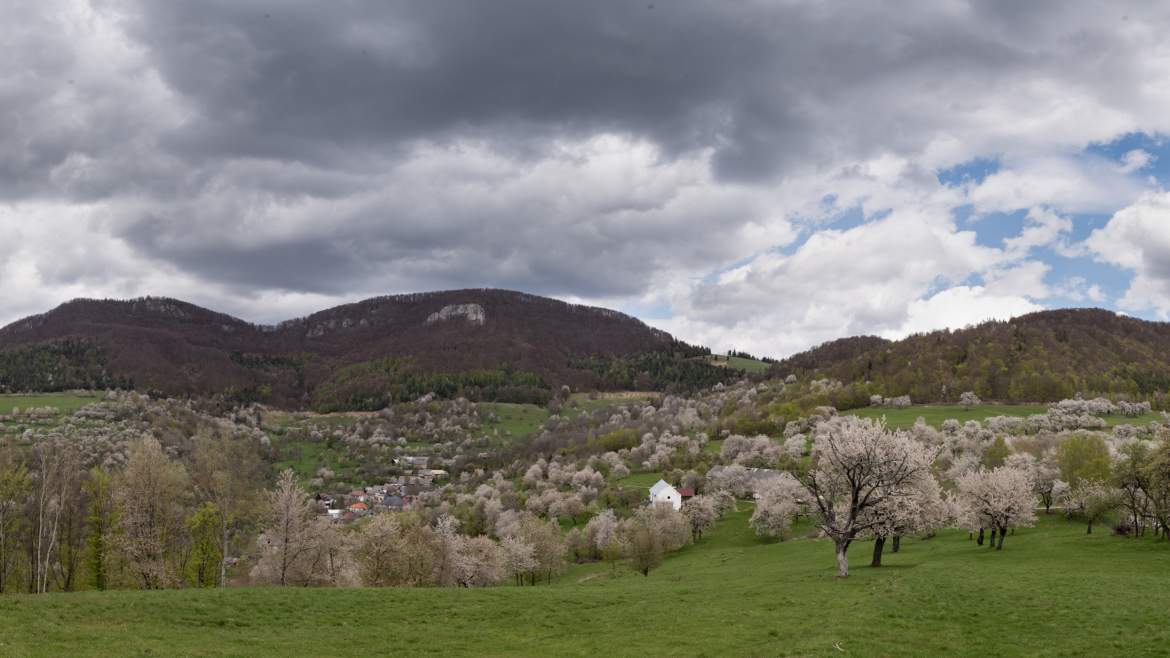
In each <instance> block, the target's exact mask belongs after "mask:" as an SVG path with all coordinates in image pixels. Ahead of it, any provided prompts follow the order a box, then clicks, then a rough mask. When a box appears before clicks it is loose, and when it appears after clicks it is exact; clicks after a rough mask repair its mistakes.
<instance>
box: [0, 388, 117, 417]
mask: <svg viewBox="0 0 1170 658" xmlns="http://www.w3.org/2000/svg"><path fill="white" fill-rule="evenodd" d="M99 399H100V398H98V397H94V396H85V395H73V394H71V393H40V394H37V395H0V414H9V413H12V408H13V407H20V408H21V409H28V408H29V407H55V408H57V409H59V410H60V411H61V413H73V412H74V411H77V410H78V409H80V408H82V407H84V406H85V405H87V404H92V403H94V402H97V401H98V400H99Z"/></svg>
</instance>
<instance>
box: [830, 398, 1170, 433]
mask: <svg viewBox="0 0 1170 658" xmlns="http://www.w3.org/2000/svg"><path fill="white" fill-rule="evenodd" d="M1047 410H1048V406H1047V405H1042V404H1039V405H1038V404H981V405H977V406H974V407H972V408H970V409H966V408H964V407H961V406H959V405H934V404H924V405H916V406H913V407H909V408H907V409H891V408H887V407H866V408H864V409H853V410H850V411H847V412H845V413H849V414H854V415H856V416H861V417H863V418H881V417H883V416H884V417H885V419H886V425H888V426H889V427H893V428H907V427H910V426H912V425H914V423H915V422H916V421H917V420H918V417H919V416H921V417H922V418H923V419H925V420H926V422H927V424H929V425H933V426H934V427H938V426H940V425H942V423H943V421H945V420H947V419H950V418H954V419H955V420H957V421H959V422H960V423H965V422H967V421H969V420H978V421H983V420H986V419H987V418H990V417H991V416H1030V415H1032V414H1042V413H1044V412H1045V411H1047ZM1104 418H1105V422H1106V423H1107V424H1108V425H1109V426H1110V427H1112V426H1114V425H1120V424H1122V423H1129V424H1131V425H1147V424H1149V423H1150V422H1151V421H1155V420H1162V414H1159V413H1153V414H1146V415H1144V416H1139V417H1137V418H1127V417H1125V416H1105V417H1104Z"/></svg>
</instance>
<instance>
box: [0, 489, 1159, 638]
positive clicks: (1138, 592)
mask: <svg viewBox="0 0 1170 658" xmlns="http://www.w3.org/2000/svg"><path fill="white" fill-rule="evenodd" d="M747 514H748V513H747V512H746V511H743V512H739V513H737V514H735V515H732V516H731V517H730V518H729V519H728V520H726V521H724V522H723V523H722V524H721V525H720V526H719V527H718V528H717V529H716V530H714V531H713V532H711V533H708V535H707V536H706V537H704V538H703V540H702V541H701V542H700V543H699V544H697V545H695V546H691V547H688V548H686V549H684V550H683V551H681V552H680V553H678V554H676V555H675V556H672V557H671V558H669V559H668V560H667V561H666V563H665V564H664V565H663V566H662V567H661V568H659V569H657V570H655V571H653V572H651V574H650V576H649V577H642V576H641V575H636V574H631V573H629V572H619V573H618V575H616V576H614V575H611V572H610V568H609V567H608V566H606V565H584V566H580V567H575V568H574V569H573V570H571V571H570V573H569V574H567V575H566V576H565V577H563V578H561V579H560V580H558V581H557V582H555V583H554V584H553V585H552V586H538V587H525V588H516V587H497V588H491V589H487V590H458V589H424V590H406V589H398V590H377V589H348V590H344V589H343V590H336V589H334V590H326V589H283V590H282V589H263V588H257V589H234V590H227V591H215V590H203V591H193V590H187V591H161V592H106V593H99V592H92V593H81V594H51V595H48V596H40V597H37V596H28V595H22V596H11V595H9V596H2V597H0V655H4V656H12V657H19V656H60V655H69V656H111V655H117V656H162V655H165V656H183V655H207V656H365V655H390V654H398V655H412V656H414V655H442V656H448V655H525V656H590V655H598V654H601V655H606V656H663V655H686V656H840V655H852V656H894V655H897V656H941V655H962V656H988V655H994V656H997V657H998V656H1100V655H1127V656H1138V655H1165V648H1166V647H1167V646H1170V626H1168V625H1167V624H1166V623H1165V622H1166V611H1167V610H1170V544H1166V543H1160V542H1156V541H1153V540H1132V539H1125V538H1120V537H1113V536H1110V535H1108V534H1107V533H1097V534H1093V535H1088V536H1086V535H1085V534H1084V527H1083V526H1082V525H1081V524H1079V523H1067V522H1065V521H1063V520H1062V519H1060V518H1059V517H1057V516H1055V515H1053V516H1050V517H1044V518H1043V519H1042V521H1041V525H1040V526H1039V527H1037V528H1034V529H1023V530H1020V531H1019V532H1018V533H1017V534H1015V535H1012V536H1010V537H1008V540H1007V543H1006V544H1005V547H1004V550H1003V551H1002V552H996V551H991V550H988V549H987V548H986V547H983V548H979V547H976V546H975V545H974V543H973V542H971V541H969V540H968V539H967V535H966V533H963V532H958V531H947V532H943V533H941V534H940V535H939V536H937V537H935V538H933V539H930V540H907V541H905V542H904V544H903V550H902V552H901V553H898V554H897V555H889V554H887V556H886V566H884V567H882V568H879V569H873V568H870V567H868V566H865V565H866V564H868V561H869V560H868V557H869V552H870V548H871V544H870V543H869V542H858V543H856V544H855V545H854V546H853V548H852V549H851V550H850V557H851V562H852V565H853V570H852V575H851V576H850V577H849V578H848V579H846V580H838V579H836V578H835V577H834V569H833V555H832V547H831V545H830V544H828V543H827V542H826V541H824V540H809V539H799V540H793V541H788V542H783V543H765V542H762V541H760V540H759V539H757V538H756V537H755V536H754V535H753V534H751V532H750V531H749V530H748V529H747V524H746V517H747Z"/></svg>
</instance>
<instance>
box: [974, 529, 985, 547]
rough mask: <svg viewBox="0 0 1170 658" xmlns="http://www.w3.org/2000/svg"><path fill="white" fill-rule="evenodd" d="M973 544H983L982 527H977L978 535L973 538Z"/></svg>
mask: <svg viewBox="0 0 1170 658" xmlns="http://www.w3.org/2000/svg"><path fill="white" fill-rule="evenodd" d="M975 545H976V546H982V545H983V528H980V529H979V536H978V537H976V538H975Z"/></svg>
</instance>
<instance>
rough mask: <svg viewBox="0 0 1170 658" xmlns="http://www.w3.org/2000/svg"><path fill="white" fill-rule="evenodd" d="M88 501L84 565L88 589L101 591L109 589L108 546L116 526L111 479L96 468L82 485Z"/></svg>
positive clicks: (105, 472)
mask: <svg viewBox="0 0 1170 658" xmlns="http://www.w3.org/2000/svg"><path fill="white" fill-rule="evenodd" d="M82 486H83V487H84V489H85V495H86V498H87V499H88V500H89V509H88V510H87V516H86V522H87V523H88V525H89V528H88V535H87V536H86V564H87V565H88V566H89V577H90V585H91V586H92V587H93V588H94V589H98V590H104V589H106V587H107V586H108V585H109V580H110V576H109V567H110V564H109V562H110V552H111V551H110V542H111V540H112V539H113V533H114V528H115V526H116V525H117V515H116V513H115V509H114V498H113V478H112V477H111V476H110V473H109V472H108V471H106V470H105V469H104V468H101V467H100V466H95V467H94V468H92V469H90V471H89V477H88V478H87V479H86V481H85V483H84V484H83V485H82Z"/></svg>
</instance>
